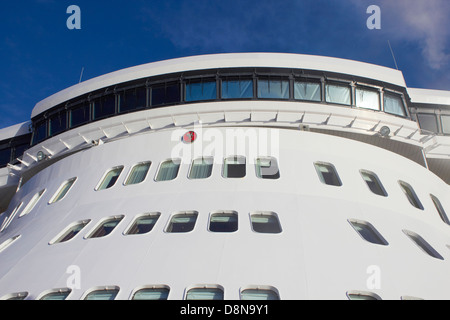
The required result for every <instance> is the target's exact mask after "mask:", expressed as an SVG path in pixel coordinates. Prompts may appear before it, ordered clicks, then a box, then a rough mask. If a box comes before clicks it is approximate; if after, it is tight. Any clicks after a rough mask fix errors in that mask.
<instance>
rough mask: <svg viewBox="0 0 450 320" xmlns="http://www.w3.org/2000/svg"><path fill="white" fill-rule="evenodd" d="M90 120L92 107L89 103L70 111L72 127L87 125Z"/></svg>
mask: <svg viewBox="0 0 450 320" xmlns="http://www.w3.org/2000/svg"><path fill="white" fill-rule="evenodd" d="M89 118H90V107H89V103H87V102H86V103H84V104H81V105H78V106H75V107H74V108H73V109H72V110H71V111H70V127H71V128H73V127H76V126H79V125H82V124H85V123H87V122H88V121H89Z"/></svg>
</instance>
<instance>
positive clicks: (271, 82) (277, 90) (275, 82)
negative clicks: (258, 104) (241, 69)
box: [258, 78, 289, 99]
mask: <svg viewBox="0 0 450 320" xmlns="http://www.w3.org/2000/svg"><path fill="white" fill-rule="evenodd" d="M258 98H261V99H289V80H281V79H272V78H271V79H258Z"/></svg>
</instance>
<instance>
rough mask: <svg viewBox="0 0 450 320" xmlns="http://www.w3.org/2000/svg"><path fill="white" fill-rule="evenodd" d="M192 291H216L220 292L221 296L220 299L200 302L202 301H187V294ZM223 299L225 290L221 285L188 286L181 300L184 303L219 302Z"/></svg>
mask: <svg viewBox="0 0 450 320" xmlns="http://www.w3.org/2000/svg"><path fill="white" fill-rule="evenodd" d="M193 290H200V291H203V290H204V291H206V290H217V291H220V292H221V294H222V298H221V299H208V300H202V299H188V297H189V293H190V292H191V291H193ZM224 299H225V289H224V288H223V287H222V286H221V285H216V284H214V285H210V284H208V285H195V286H190V287H188V288H186V290H185V293H184V297H183V300H185V301H221V300H224Z"/></svg>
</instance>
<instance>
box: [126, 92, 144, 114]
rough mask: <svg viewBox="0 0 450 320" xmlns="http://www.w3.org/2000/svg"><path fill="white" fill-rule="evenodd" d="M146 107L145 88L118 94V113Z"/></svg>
mask: <svg viewBox="0 0 450 320" xmlns="http://www.w3.org/2000/svg"><path fill="white" fill-rule="evenodd" d="M146 106H147V88H146V87H140V88H134V89H128V90H124V91H123V92H121V93H119V112H121V113H123V112H129V111H134V110H137V109H143V108H145V107H146Z"/></svg>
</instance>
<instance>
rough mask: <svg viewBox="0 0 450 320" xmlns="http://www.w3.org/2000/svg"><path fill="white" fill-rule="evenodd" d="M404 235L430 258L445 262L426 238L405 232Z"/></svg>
mask: <svg viewBox="0 0 450 320" xmlns="http://www.w3.org/2000/svg"><path fill="white" fill-rule="evenodd" d="M403 233H404V234H406V235H407V236H408V238H410V239H411V240H412V241H413V242H414V243H415V244H416V245H417V246H418V247H419V248H420V249H422V251H423V252H425V253H426V254H428V255H429V256H430V257H433V258H435V259H439V260H444V258H443V257H442V256H441V255H440V254H439V252H437V251H436V250H435V249H434V248H433V247H432V246H431V245H430V244H429V243H428V242H426V241H425V239H424V238H422V237H421V236H419V235H418V234H417V233H415V232H412V231H409V230H403Z"/></svg>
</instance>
